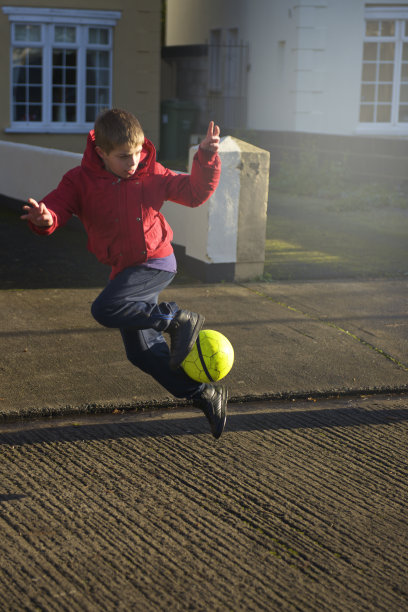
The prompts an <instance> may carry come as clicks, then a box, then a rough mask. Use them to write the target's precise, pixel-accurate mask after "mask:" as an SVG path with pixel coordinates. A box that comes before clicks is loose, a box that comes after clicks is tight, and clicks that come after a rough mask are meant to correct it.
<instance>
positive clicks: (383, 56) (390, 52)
mask: <svg viewBox="0 0 408 612" xmlns="http://www.w3.org/2000/svg"><path fill="white" fill-rule="evenodd" d="M394 49H395V44H394V43H381V44H380V60H381V61H382V62H393V61H394Z"/></svg>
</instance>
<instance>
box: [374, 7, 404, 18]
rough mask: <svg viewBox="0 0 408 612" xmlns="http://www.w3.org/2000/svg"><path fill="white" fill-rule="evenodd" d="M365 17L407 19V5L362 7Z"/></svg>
mask: <svg viewBox="0 0 408 612" xmlns="http://www.w3.org/2000/svg"><path fill="white" fill-rule="evenodd" d="M364 15H365V18H366V19H387V20H388V19H407V16H408V7H405V8H404V7H401V6H368V7H366V8H365V9H364Z"/></svg>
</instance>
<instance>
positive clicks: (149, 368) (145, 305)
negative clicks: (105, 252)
mask: <svg viewBox="0 0 408 612" xmlns="http://www.w3.org/2000/svg"><path fill="white" fill-rule="evenodd" d="M174 276H175V275H174V274H173V273H172V272H166V271H165V270H156V269H154V268H148V267H146V266H132V267H130V268H126V269H125V270H122V272H120V273H119V274H118V275H117V276H115V278H114V279H113V280H111V281H109V283H108V284H107V286H106V287H105V289H104V290H103V291H102V293H100V294H99V296H98V297H97V298H96V300H95V301H94V303H93V304H92V307H91V312H92V315H93V317H94V318H95V319H96V320H97V321H98V323H100V324H101V325H104V326H105V327H113V328H117V329H119V330H120V332H121V334H122V339H123V343H124V345H125V350H126V355H127V358H128V359H129V361H130V362H131V363H132V364H133V365H135V366H137V367H138V368H140V369H141V370H143V372H146V373H147V374H150V376H152V377H153V378H154V379H155V380H157V382H159V383H160V384H161V385H162V386H163V387H164V388H165V389H167V390H168V391H169V392H170V393H172V395H174V396H175V397H180V398H191V397H192V396H193V395H194V394H195V393H198V392H200V391H201V390H202V389H203V388H204V385H202V384H201V383H197V382H195V381H194V380H192V379H191V378H189V377H188V376H187V375H186V374H185V373H184V372H183V370H182V369H181V368H179V369H178V370H177V371H175V372H173V371H172V370H170V368H169V360H170V350H169V347H168V345H167V342H166V341H165V339H164V337H163V335H162V332H163V331H165V330H166V329H167V327H168V326H169V324H170V322H171V320H172V319H173V317H174V315H175V313H176V312H177V310H179V307H178V306H177V304H176V303H175V302H160V303H159V302H158V298H159V294H160V292H161V291H163V289H165V288H166V287H167V286H168V285H169V284H170V283H171V281H172V280H173V278H174Z"/></svg>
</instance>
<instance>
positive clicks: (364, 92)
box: [361, 85, 375, 102]
mask: <svg viewBox="0 0 408 612" xmlns="http://www.w3.org/2000/svg"><path fill="white" fill-rule="evenodd" d="M374 100H375V85H362V87H361V101H362V102H374Z"/></svg>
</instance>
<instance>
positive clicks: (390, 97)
mask: <svg viewBox="0 0 408 612" xmlns="http://www.w3.org/2000/svg"><path fill="white" fill-rule="evenodd" d="M360 126H363V127H365V128H366V129H367V130H369V131H372V132H374V131H376V132H379V131H388V132H389V131H394V132H398V133H403V132H405V131H408V9H402V8H398V9H397V8H393V7H388V8H387V7H383V8H382V7H379V8H367V9H366V21H365V35H364V45H363V66H362V79H361V96H360Z"/></svg>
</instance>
